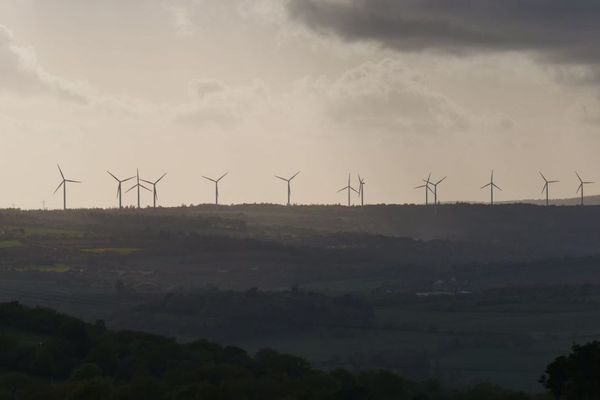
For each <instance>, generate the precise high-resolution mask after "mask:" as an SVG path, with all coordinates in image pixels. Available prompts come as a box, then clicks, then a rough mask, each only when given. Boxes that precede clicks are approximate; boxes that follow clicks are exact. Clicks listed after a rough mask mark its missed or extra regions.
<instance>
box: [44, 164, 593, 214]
mask: <svg viewBox="0 0 600 400" xmlns="http://www.w3.org/2000/svg"><path fill="white" fill-rule="evenodd" d="M57 167H58V171H59V173H60V176H61V181H60V183H59V185H58V186H57V187H56V189H55V190H54V193H55V194H56V192H58V190H59V189H60V188H61V187H62V189H63V209H65V210H66V209H67V184H68V183H82V182H81V181H78V180H73V179H67V178H66V177H65V175H64V173H63V171H62V169H61V168H60V165H58V164H57ZM106 172H107V173H108V174H109V175H110V176H111V177H112V178H113V179H114V180H115V181H116V182H117V200H118V205H119V208H123V201H122V199H123V183H125V182H129V181H131V180H132V179H135V182H136V183H135V184H134V185H133V186H131V187H130V188H129V189H127V191H126V192H125V193H129V192H130V191H132V190H134V189H136V190H137V207H138V208H141V190H142V189H143V190H146V191H148V192H152V198H153V207H155V208H156V204H157V201H158V190H157V188H156V186H157V185H158V183H159V182H160V181H161V180H162V179H163V178H164V177H165V176H166V175H167V174H166V173H164V174H162V175H161V176H160V177H159V178H158V179H156V180H154V181H150V180H147V179H143V178H140V171H139V169H138V170H136V174H135V175H134V176H130V177H127V178H125V179H119V178H118V177H117V176H116V175H115V174H113V173H112V172H110V171H106ZM228 174H229V172H226V173H224V174H223V175H221V176H220V177H218V178H210V177H208V176H202V177H203V178H204V179H206V180H207V181H210V182H212V183H214V184H215V204H216V205H218V204H219V182H221V180H222V179H223V178H225V177H226V176H227V175H228ZM299 174H300V171H298V172H296V173H295V174H294V175H292V176H290V177H289V178H284V177H282V176H279V175H275V178H277V179H280V180H282V181H284V182H286V184H287V205H288V206H290V205H291V204H292V181H293V180H294V178H296V177H297V176H298V175H299ZM539 174H540V177H541V178H542V179H543V181H544V185H543V187H542V193H545V194H546V205H550V185H552V184H555V183H558V182H560V181H558V180H549V179H547V178H546V177H545V176H544V174H542V173H541V172H540V173H539ZM575 175H577V179H579V186H578V188H577V193H580V194H581V205H584V188H585V185H590V184H593V183H595V182H591V181H584V180H583V179H582V178H581V176H580V175H579V173H578V172H575ZM357 176H358V189H356V188H354V187H353V186H352V182H351V175H350V174H348V184H347V185H346V186H344V187H342V188H341V189H340V190H338V191H337V193H340V192H344V191H346V192H347V195H348V207H350V206H351V205H352V200H351V194H352V192H354V193H356V194H357V195H358V197H359V199H360V205H361V206H364V205H365V189H364V187H365V184H366V181H365V180H364V178H363V177H361V176H360V174H358V175H357ZM446 178H447V177H446V176H444V177H443V178H441V179H439V180H437V181H432V180H431V173H430V174H429V175H428V176H427V179H422V181H423V182H424V183H423V184H422V185H419V186H416V187H415V189H424V191H425V205H428V204H429V195H430V194H432V195H433V204H434V205H437V204H439V200H438V186H439V185H440V184H441V183H443V182H444V181H445V180H446ZM144 183H145V184H147V185H151V186H152V189H149V188H148V187H146V186H145V185H144ZM487 188H489V189H490V204H491V205H494V190H500V191H502V189H501V188H500V186H498V185H496V183H495V182H494V171H492V174H491V177H490V181H489V182H488V183H486V184H485V185H483V186H482V187H481V189H487Z"/></svg>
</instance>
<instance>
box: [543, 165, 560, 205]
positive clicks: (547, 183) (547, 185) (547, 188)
mask: <svg viewBox="0 0 600 400" xmlns="http://www.w3.org/2000/svg"><path fill="white" fill-rule="evenodd" d="M540 176H541V177H542V179H543V180H544V186H543V187H542V193H544V192H546V206H549V205H550V195H549V192H550V185H551V184H553V183H558V182H560V181H549V180H548V179H546V177H545V176H544V174H542V173H541V172H540Z"/></svg>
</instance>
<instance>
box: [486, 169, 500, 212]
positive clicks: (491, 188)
mask: <svg viewBox="0 0 600 400" xmlns="http://www.w3.org/2000/svg"><path fill="white" fill-rule="evenodd" d="M488 186H489V188H490V205H492V206H493V205H494V189H498V190H500V191H502V189H500V187H499V186H498V185H496V184H495V183H494V171H493V170H492V177H491V178H490V183H488V184H486V185H483V186H482V187H481V189H485V188H486V187H488Z"/></svg>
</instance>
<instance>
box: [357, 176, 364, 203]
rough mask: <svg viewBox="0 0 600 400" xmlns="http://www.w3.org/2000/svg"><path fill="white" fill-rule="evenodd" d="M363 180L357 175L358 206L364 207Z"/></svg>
mask: <svg viewBox="0 0 600 400" xmlns="http://www.w3.org/2000/svg"><path fill="white" fill-rule="evenodd" d="M365 183H366V182H365V180H364V179H363V178H361V177H360V174H359V175H358V195H359V196H360V206H361V207H364V205H365Z"/></svg>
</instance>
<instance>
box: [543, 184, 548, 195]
mask: <svg viewBox="0 0 600 400" xmlns="http://www.w3.org/2000/svg"><path fill="white" fill-rule="evenodd" d="M547 187H548V182H546V183H545V184H544V186H542V193H544V191H545V190H546V188H547Z"/></svg>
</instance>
